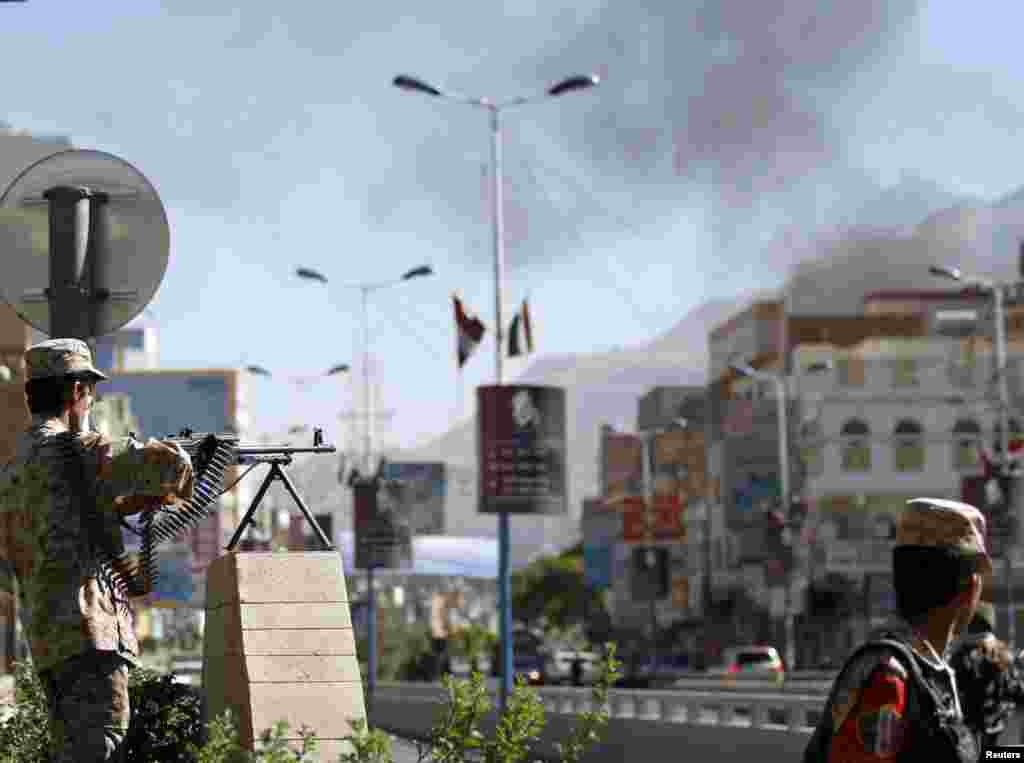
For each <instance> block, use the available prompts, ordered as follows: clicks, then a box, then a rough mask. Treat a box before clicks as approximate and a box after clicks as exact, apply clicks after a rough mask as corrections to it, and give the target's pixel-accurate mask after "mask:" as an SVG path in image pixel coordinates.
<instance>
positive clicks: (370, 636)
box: [295, 265, 434, 702]
mask: <svg viewBox="0 0 1024 763" xmlns="http://www.w3.org/2000/svg"><path fill="white" fill-rule="evenodd" d="M433 272H434V270H433V268H431V267H430V266H429V265H420V266H418V267H415V268H412V269H411V270H407V271H406V272H405V273H403V274H402V276H401V277H400V278H394V279H391V280H388V281H372V282H363V283H343V284H340V286H341V287H342V288H345V289H359V292H360V294H361V295H362V311H363V403H364V415H365V416H366V428H365V430H364V431H365V435H364V440H363V458H364V464H365V469H366V472H365V473H366V475H367V476H369V475H371V474H373V473H374V471H375V469H374V465H373V429H372V426H373V424H372V421H373V396H372V395H371V394H370V321H369V316H368V310H367V298H368V296H369V293H370V292H372V291H377V290H379V289H384V288H387V287H389V286H396V285H397V284H400V283H403V282H405V281H409V280H411V279H413V278H420V277H423V276H429V275H432V274H433ZM295 275H297V276H298V277H299V278H303V279H306V280H308V281H317V282H319V283H322V284H327V283H328V279H327V276H325V275H324V274H323V273H321V272H319V271H318V270H314V269H312V268H305V267H301V268H296V269H295ZM348 370H349V367H348V365H347V364H344V363H342V364H340V365H336V366H333V367H331V369H330V370H328V372H327V375H328V376H333V375H335V374H339V373H343V372H345V371H348ZM373 568H374V557H373V555H372V554H371V556H370V563H369V566H368V567H367V569H366V586H367V589H368V591H369V593H368V595H367V607H366V617H367V634H366V635H367V640H368V642H369V643H368V645H367V650H366V651H367V654H366V695H367V701H368V702H372V701H373V694H374V690H375V688H376V684H377V606H376V604H377V602H376V597H375V596H374V595H373Z"/></svg>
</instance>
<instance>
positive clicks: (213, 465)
mask: <svg viewBox="0 0 1024 763" xmlns="http://www.w3.org/2000/svg"><path fill="white" fill-rule="evenodd" d="M160 441H161V442H164V443H167V444H169V445H170V444H177V445H180V446H181V448H182V449H183V450H184V451H185V452H186V453H188V454H189V456H190V457H191V459H192V467H193V491H192V498H190V499H189V500H187V501H184V502H183V503H181V504H179V505H177V506H174V507H169V508H168V507H157V508H147V509H144V510H143V511H142V512H141V518H140V520H139V528H138V529H136V528H133V527H131V525H128V524H127V523H125V524H126V526H127V527H128V528H129V530H131V531H132V532H134V533H136V534H137V535H139V536H140V537H141V549H140V558H139V560H138V562H133V561H132V560H131V559H130V558H129V555H128V554H123V555H122V556H121V557H120V558H117V559H110V560H108V561H109V562H110V564H111V566H112V567H113V569H114V570H115V572H116V573H117V575H118V577H119V578H120V582H119V586H118V587H119V588H120V589H121V590H122V591H123V592H124V593H126V594H127V595H129V596H143V595H145V594H146V593H148V592H150V591H152V590H153V585H154V584H155V583H156V580H157V564H156V556H155V552H156V547H157V545H159V544H161V543H166V542H168V541H171V540H173V539H174V538H176V537H178V536H180V535H181V534H182V533H183V532H185V531H186V530H190V529H192V528H194V527H196V526H197V525H198V524H199V523H200V522H202V521H203V520H205V519H206V518H207V517H208V516H210V515H211V514H212V513H213V512H214V511H215V510H216V507H217V499H218V498H220V496H222V495H223V494H224V493H226V492H227V491H228V490H230V489H231V488H232V487H234V486H235V485H236V484H238V482H240V481H241V480H242V479H243V478H244V477H245V475H247V474H248V473H249V472H250V471H252V469H253V468H254V467H256V466H258V465H259V464H269V465H270V469H269V471H268V472H267V474H266V476H265V477H264V478H263V482H262V484H261V485H260V487H259V489H258V490H257V491H256V495H255V496H254V497H253V500H252V503H251V504H250V505H249V509H248V511H246V513H245V516H244V517H243V519H242V521H241V522H240V523H239V525H238V528H237V529H236V530H235V534H234V535H233V536H232V538H231V542H230V543H228V546H227V550H228V551H233V550H234V548H235V546H236V545H237V544H238V541H239V540H240V539H241V537H242V534H243V533H244V532H245V530H246V528H247V527H248V526H249V525H250V524H251V523H252V521H253V520H252V517H253V514H254V513H255V512H256V509H258V508H259V505H260V502H261V501H262V500H263V497H264V496H265V495H266V493H267V490H268V489H269V488H270V485H271V484H272V483H273V482H274V481H275V480H280V481H281V482H282V483H284V487H285V490H287V491H288V494H289V495H290V496H291V497H292V500H294V501H295V503H296V504H297V505H298V507H299V509H300V510H301V511H302V514H303V516H305V518H306V521H307V522H309V524H310V525H311V526H312V528H313V531H314V532H315V533H316V535H317V537H318V538H319V539H320V542H321V543H322V544H323V546H324V548H325V549H326V550H328V551H329V550H331V549H333V547H334V546H333V544H332V543H331V541H330V539H328V537H327V535H326V534H324V531H323V530H322V529H321V528H320V525H319V524H317V521H316V519H314V518H313V515H312V514H310V512H309V509H308V508H307V507H306V504H305V502H303V500H302V498H301V497H300V496H299V493H298V491H297V490H296V489H295V485H294V483H293V482H292V481H291V479H290V478H289V477H288V474H287V472H285V470H284V467H285V466H288V465H289V464H291V463H292V458H293V456H294V455H295V454H297V453H334V452H336V450H337V449H336V448H335V447H334V446H333V445H325V444H324V436H323V430H322V429H314V430H313V445H312V447H293V446H291V445H240V444H239V442H238V436H237V435H234V434H229V433H206V432H203V433H197V432H193V431H192V430H190V429H183V430H181V432H179V433H178V434H177V435H171V436H168V437H163V438H160ZM232 465H238V466H245V465H249V467H250V468H249V469H248V470H246V471H245V472H244V473H243V474H242V476H241V477H239V478H238V479H237V480H236V481H235V482H234V483H232V484H231V485H229V486H228V487H226V488H225V487H224V473H225V471H226V469H227V468H228V467H229V466H232Z"/></svg>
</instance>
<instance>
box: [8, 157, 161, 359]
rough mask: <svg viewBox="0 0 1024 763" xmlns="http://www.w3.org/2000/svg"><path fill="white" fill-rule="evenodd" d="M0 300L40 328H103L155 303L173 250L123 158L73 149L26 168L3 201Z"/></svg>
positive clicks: (86, 334)
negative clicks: (153, 301)
mask: <svg viewBox="0 0 1024 763" xmlns="http://www.w3.org/2000/svg"><path fill="white" fill-rule="evenodd" d="M0 251H3V252H4V259H5V265H6V267H5V268H4V272H3V278H2V279H0V297H2V298H3V300H4V301H5V302H7V303H8V304H9V305H10V306H11V307H12V308H14V311H15V312H16V313H17V314H18V315H19V316H20V317H21V319H22V320H24V321H25V322H26V323H28V324H30V325H31V326H33V327H34V328H36V329H38V330H39V331H41V332H43V333H44V334H46V335H48V336H51V337H56V336H70V337H75V338H78V339H85V340H88V339H91V338H94V337H97V336H102V335H104V334H110V333H112V332H114V331H117V330H118V329H119V328H121V327H122V326H124V325H125V324H126V323H128V322H129V321H130V320H132V319H133V318H134V317H135V316H137V315H139V314H140V313H141V312H142V310H143V309H144V308H145V307H146V305H147V304H148V303H149V302H150V300H152V299H153V296H154V295H155V294H156V290H157V288H158V287H159V286H160V282H161V281H162V280H163V277H164V273H165V272H166V271H167V261H168V257H169V254H170V229H169V227H168V225H167V215H166V213H165V211H164V207H163V204H162V203H161V201H160V197H159V196H158V195H157V192H156V190H155V189H154V188H153V186H152V185H151V184H150V183H149V181H148V180H147V179H146V178H145V176H143V175H142V173H141V172H139V171H138V170H137V169H135V167H133V166H132V165H131V164H129V163H128V162H126V161H124V160H123V159H119V158H118V157H116V156H113V155H112V154H107V153H104V152H102V151H93V150H83V149H72V150H69V151H61V152H59V153H56V154H53V155H52V156H49V157H47V158H45V159H43V160H41V161H39V162H36V163H35V164H33V165H32V166H30V167H29V168H28V169H26V170H25V171H23V172H22V173H21V174H20V175H19V176H18V177H17V178H16V179H15V180H14V182H13V183H11V185H10V186H8V188H7V190H6V191H5V192H4V194H3V196H2V197H0Z"/></svg>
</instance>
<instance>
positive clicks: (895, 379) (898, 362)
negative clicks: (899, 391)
mask: <svg viewBox="0 0 1024 763" xmlns="http://www.w3.org/2000/svg"><path fill="white" fill-rule="evenodd" d="M890 364H891V366H892V386H894V387H916V386H917V363H916V361H915V360H914V359H913V358H896V359H895V360H892V361H890Z"/></svg>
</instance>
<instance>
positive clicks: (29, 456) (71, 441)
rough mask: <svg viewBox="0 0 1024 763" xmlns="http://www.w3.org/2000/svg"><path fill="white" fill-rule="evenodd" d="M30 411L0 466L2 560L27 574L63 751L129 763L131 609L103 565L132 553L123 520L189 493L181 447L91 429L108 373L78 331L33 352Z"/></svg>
mask: <svg viewBox="0 0 1024 763" xmlns="http://www.w3.org/2000/svg"><path fill="white" fill-rule="evenodd" d="M25 365H26V374H27V379H28V381H27V383H26V384H25V394H26V398H27V403H28V408H29V411H30V413H31V415H32V417H31V423H30V424H29V426H28V428H27V429H26V430H25V431H24V432H23V433H21V434H20V435H19V436H18V439H17V444H16V449H15V457H14V460H13V461H11V462H10V463H8V464H6V465H4V466H3V467H2V468H0V559H2V560H3V563H4V565H5V568H6V573H7V574H6V575H3V576H0V577H2V578H4V580H5V583H8V582H10V581H11V579H12V577H16V578H17V582H18V594H19V600H20V604H21V613H22V618H23V621H24V623H25V628H26V631H27V634H28V640H29V644H30V645H31V649H32V662H33V667H34V669H35V671H36V674H37V675H38V677H39V680H40V683H41V684H42V686H43V689H44V691H45V693H46V697H47V703H48V708H49V716H50V737H51V744H52V754H53V758H52V759H53V760H55V761H59V762H60V763H65V762H67V761H72V760H74V761H80V762H82V763H85V762H88V763H92V761H120V760H123V759H124V744H123V742H124V738H125V735H126V733H127V730H128V722H129V719H130V712H131V709H130V707H129V703H128V667H129V666H130V665H136V664H138V663H137V658H138V654H139V647H138V644H137V643H136V640H135V633H134V628H133V621H132V613H131V609H130V605H129V602H128V601H127V600H126V599H125V597H124V595H123V592H122V591H120V590H118V589H117V588H116V587H115V576H116V572H124V571H123V570H118V571H115V573H113V574H112V572H111V569H110V567H111V565H110V564H109V563H105V560H104V556H105V555H106V559H107V560H109V559H111V558H114V557H116V556H118V555H120V554H121V553H123V551H124V544H123V541H122V537H121V527H120V518H121V517H122V516H125V515H129V514H134V513H137V512H139V511H141V510H142V509H143V508H145V507H147V506H158V505H169V504H171V503H174V502H175V501H176V500H180V499H185V498H189V497H191V493H192V479H193V474H192V464H191V461H190V460H189V457H188V455H187V454H186V453H185V452H184V451H183V450H182V449H181V448H180V447H177V446H175V447H170V446H168V445H165V444H164V443H161V442H158V441H156V440H149V441H148V442H146V443H145V444H142V443H140V442H139V441H137V440H135V439H134V438H132V437H127V438H122V439H120V440H117V441H111V440H109V439H107V438H106V437H105V436H103V435H101V434H98V433H95V432H90V431H88V430H89V424H88V422H89V410H90V407H91V406H92V403H93V400H94V398H95V387H96V382H97V381H100V380H104V379H106V378H107V377H106V376H104V375H103V374H102V373H100V372H99V371H97V370H96V369H95V368H94V367H93V364H92V355H91V353H90V352H89V347H88V345H86V344H85V343H84V342H82V341H80V340H77V339H52V340H49V341H46V342H42V343H41V344H37V345H35V346H33V347H30V348H29V349H28V351H27V352H26V353H25Z"/></svg>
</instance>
